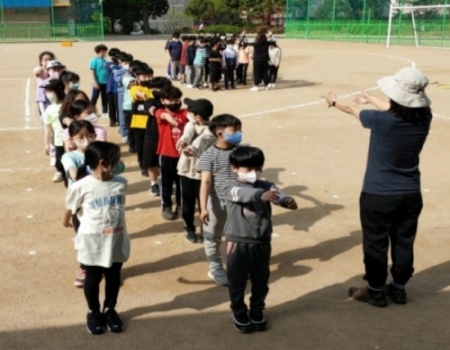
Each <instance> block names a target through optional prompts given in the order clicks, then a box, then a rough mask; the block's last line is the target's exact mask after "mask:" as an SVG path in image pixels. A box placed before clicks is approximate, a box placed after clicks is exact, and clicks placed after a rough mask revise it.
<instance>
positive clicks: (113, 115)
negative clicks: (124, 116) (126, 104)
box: [106, 92, 119, 124]
mask: <svg viewBox="0 0 450 350" xmlns="http://www.w3.org/2000/svg"><path fill="white" fill-rule="evenodd" d="M106 95H107V99H108V115H109V121H110V122H111V123H113V124H116V123H117V121H118V114H117V113H118V104H119V102H118V97H117V93H114V92H108V93H107V94H106Z"/></svg>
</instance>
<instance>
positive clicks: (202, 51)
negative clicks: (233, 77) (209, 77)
mask: <svg viewBox="0 0 450 350" xmlns="http://www.w3.org/2000/svg"><path fill="white" fill-rule="evenodd" d="M207 44H208V41H207V40H206V39H201V40H200V45H199V46H198V47H197V49H196V51H195V59H194V69H195V78H194V83H193V84H192V85H193V87H194V89H198V88H200V87H201V86H200V80H201V79H202V72H203V68H204V67H205V65H206V60H207V58H208V52H207V51H206V45H207Z"/></svg>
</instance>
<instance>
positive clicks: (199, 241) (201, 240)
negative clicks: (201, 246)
mask: <svg viewBox="0 0 450 350" xmlns="http://www.w3.org/2000/svg"><path fill="white" fill-rule="evenodd" d="M197 241H198V243H203V233H200V234H199V235H198V236H197Z"/></svg>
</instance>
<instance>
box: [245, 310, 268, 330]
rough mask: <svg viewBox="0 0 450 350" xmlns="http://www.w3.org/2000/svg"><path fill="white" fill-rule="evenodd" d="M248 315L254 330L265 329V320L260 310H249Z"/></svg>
mask: <svg viewBox="0 0 450 350" xmlns="http://www.w3.org/2000/svg"><path fill="white" fill-rule="evenodd" d="M249 317H250V321H251V322H252V325H253V330H254V331H255V332H264V331H265V330H266V329H267V322H266V319H265V318H264V314H263V312H262V311H250V313H249Z"/></svg>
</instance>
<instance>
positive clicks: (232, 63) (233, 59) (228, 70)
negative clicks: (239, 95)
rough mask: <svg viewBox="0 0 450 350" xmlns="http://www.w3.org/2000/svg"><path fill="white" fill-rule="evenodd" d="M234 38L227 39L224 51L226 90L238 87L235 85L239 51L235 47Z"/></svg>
mask: <svg viewBox="0 0 450 350" xmlns="http://www.w3.org/2000/svg"><path fill="white" fill-rule="evenodd" d="M233 43H234V42H233V40H228V41H227V48H226V49H225V50H224V51H223V54H222V62H223V69H224V75H225V90H229V89H230V87H231V88H232V89H236V86H235V85H234V71H235V70H236V66H237V61H238V53H237V51H236V50H235V49H234V48H233Z"/></svg>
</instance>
